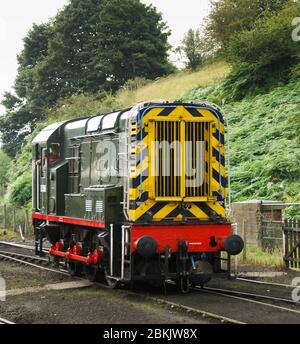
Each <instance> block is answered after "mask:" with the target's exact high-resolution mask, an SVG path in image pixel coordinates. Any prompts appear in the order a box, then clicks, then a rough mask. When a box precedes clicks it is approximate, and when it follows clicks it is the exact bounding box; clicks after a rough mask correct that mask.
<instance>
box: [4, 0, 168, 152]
mask: <svg viewBox="0 0 300 344" xmlns="http://www.w3.org/2000/svg"><path fill="white" fill-rule="evenodd" d="M169 34H170V33H169V31H168V30H167V28H166V25H165V23H163V22H162V18H161V15H160V14H158V13H157V11H156V9H155V8H154V7H152V6H145V5H144V4H142V3H141V2H140V1H139V0H124V1H119V0H111V1H107V0H70V1H69V3H68V5H67V6H65V8H64V9H63V10H62V11H60V12H59V13H58V14H57V15H56V17H55V18H53V19H51V20H50V21H49V22H48V23H46V24H41V25H36V24H35V25H33V27H32V29H31V30H30V31H29V33H28V34H27V36H26V37H25V38H24V48H23V51H22V52H21V53H20V55H19V56H18V63H19V68H18V75H17V78H16V80H15V85H14V88H15V91H16V95H17V96H15V95H12V94H10V93H6V94H5V96H4V100H3V102H2V104H3V105H4V106H5V107H6V108H7V113H6V115H5V116H4V117H3V118H1V119H0V133H1V139H2V142H3V150H4V151H5V152H6V153H7V154H9V155H10V156H12V157H14V156H15V155H16V153H17V152H18V151H19V150H20V148H21V146H22V144H23V143H24V142H25V140H26V138H27V137H28V135H30V134H31V133H32V131H33V129H34V128H35V125H36V123H37V122H38V121H41V120H44V119H45V117H46V116H45V112H49V111H51V110H52V109H54V112H55V111H56V110H55V109H57V107H59V106H60V104H61V101H60V99H66V98H72V96H75V95H79V96H78V98H77V97H75V98H77V99H78V102H79V103H81V102H80V99H84V98H85V97H86V96H85V94H95V99H96V101H97V98H99V103H101V104H100V106H98V105H97V106H96V105H95V108H97V109H98V108H99V111H102V109H105V110H106V109H108V107H109V106H111V107H114V103H115V100H114V98H113V97H112V96H111V95H110V93H111V92H114V91H116V90H117V89H118V88H119V87H120V86H121V85H123V84H124V83H125V82H126V81H127V80H130V79H134V78H135V77H140V78H147V79H155V78H156V77H158V76H161V75H165V74H167V73H169V72H170V71H172V66H171V65H170V63H169V62H168V59H167V50H168V48H169V45H168V43H167V39H168V36H169ZM104 91H105V92H107V95H105V96H103V95H102V96H100V97H98V94H99V92H104ZM58 102H59V104H57V103H58ZM93 104H94V102H93ZM93 104H92V106H93ZM80 105H81V107H80V108H79V109H78V110H77V111H76V113H77V114H79V112H80V111H81V110H85V108H86V107H88V106H85V107H84V106H83V104H82V103H81V104H80ZM92 106H91V107H92ZM109 110H111V109H109ZM86 113H90V112H86ZM86 113H82V115H84V114H86Z"/></svg>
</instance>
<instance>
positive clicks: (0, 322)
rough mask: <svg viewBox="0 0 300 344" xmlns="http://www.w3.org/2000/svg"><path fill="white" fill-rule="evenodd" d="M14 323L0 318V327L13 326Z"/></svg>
mask: <svg viewBox="0 0 300 344" xmlns="http://www.w3.org/2000/svg"><path fill="white" fill-rule="evenodd" d="M14 324H15V323H13V322H11V321H9V320H7V319H3V318H0V325H14Z"/></svg>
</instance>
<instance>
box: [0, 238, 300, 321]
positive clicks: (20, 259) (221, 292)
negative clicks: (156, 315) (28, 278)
mask: <svg viewBox="0 0 300 344" xmlns="http://www.w3.org/2000/svg"><path fill="white" fill-rule="evenodd" d="M0 245H2V246H5V243H3V242H0ZM9 246H10V247H15V248H22V249H28V250H32V249H34V248H33V247H31V246H27V245H21V246H22V247H20V245H19V244H16V245H14V244H10V245H9ZM0 260H8V261H13V262H16V263H19V264H24V265H28V266H31V267H33V268H38V269H41V270H46V271H51V272H55V273H59V274H62V275H65V276H69V273H68V272H67V271H66V270H63V269H54V268H49V267H48V266H49V265H50V264H51V263H50V261H49V259H46V258H40V257H35V256H30V255H25V254H20V253H16V252H9V251H7V252H6V251H0ZM45 265H46V266H45ZM77 279H78V277H77ZM238 280H241V279H238ZM242 281H244V279H242ZM247 282H248V280H247ZM254 282H258V283H259V284H267V285H272V286H278V287H283V286H284V287H290V286H288V285H279V284H276V283H269V282H262V283H260V281H254ZM254 282H253V283H254ZM170 284H172V285H174V284H173V283H170ZM191 290H192V291H194V292H197V293H199V292H201V293H207V294H211V295H216V296H217V295H218V296H220V297H225V298H231V299H234V300H237V301H241V302H243V303H244V302H247V303H251V304H253V305H257V306H259V305H260V306H264V307H268V308H273V309H277V310H280V311H284V312H290V313H294V314H297V315H299V316H300V308H299V310H298V309H294V308H291V307H287V305H289V306H292V307H295V306H298V305H300V303H299V302H298V303H295V302H294V301H292V300H290V299H286V298H281V297H273V296H270V295H263V294H255V293H251V292H243V291H233V290H228V289H221V288H211V287H205V288H200V287H193V288H191ZM123 291H124V292H128V291H125V290H123ZM130 293H132V292H130ZM146 298H147V299H149V300H152V301H155V302H158V303H161V304H164V305H166V306H170V307H171V308H172V309H180V310H182V311H184V312H188V313H195V314H198V315H201V316H202V317H203V318H208V319H213V320H215V321H219V322H221V323H234V324H242V323H246V322H244V321H239V320H237V319H232V318H231V317H228V316H224V315H220V314H215V313H214V312H210V311H209V310H205V309H201V304H200V305H199V307H194V306H192V307H190V306H189V305H185V304H184V302H181V300H182V299H181V298H180V297H178V299H177V300H176V302H175V301H172V300H171V301H170V300H167V299H165V298H161V297H158V298H157V297H152V296H146ZM279 303H280V304H279ZM0 323H1V321H0Z"/></svg>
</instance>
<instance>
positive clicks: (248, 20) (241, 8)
mask: <svg viewBox="0 0 300 344" xmlns="http://www.w3.org/2000/svg"><path fill="white" fill-rule="evenodd" d="M289 1H290V0H211V12H210V14H209V16H208V17H207V20H206V37H207V39H208V40H209V41H210V42H211V45H212V47H214V48H215V47H217V48H218V49H221V50H224V49H226V48H227V47H228V44H229V42H230V40H231V39H232V37H234V36H235V35H236V34H237V33H239V32H242V31H247V30H251V29H253V27H254V25H255V21H256V20H257V19H258V18H264V17H268V16H269V15H270V13H272V12H276V11H278V10H280V9H281V8H282V7H283V6H284V5H285V4H286V3H287V2H289Z"/></svg>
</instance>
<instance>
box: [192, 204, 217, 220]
mask: <svg viewBox="0 0 300 344" xmlns="http://www.w3.org/2000/svg"><path fill="white" fill-rule="evenodd" d="M194 204H195V205H196V206H197V207H198V208H199V209H200V210H202V211H203V212H204V213H205V214H206V215H207V216H208V217H209V218H210V219H212V220H214V221H220V220H222V219H223V218H222V217H221V216H220V215H219V214H217V213H216V212H215V211H214V210H213V209H211V207H209V206H208V205H207V203H203V202H198V203H194Z"/></svg>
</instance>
